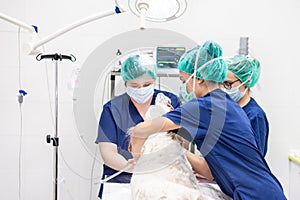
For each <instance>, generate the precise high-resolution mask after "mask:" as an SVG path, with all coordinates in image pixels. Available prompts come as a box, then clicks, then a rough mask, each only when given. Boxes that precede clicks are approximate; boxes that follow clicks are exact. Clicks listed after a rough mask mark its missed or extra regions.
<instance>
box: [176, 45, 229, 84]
mask: <svg viewBox="0 0 300 200" xmlns="http://www.w3.org/2000/svg"><path fill="white" fill-rule="evenodd" d="M197 54H198V61H197V64H196V69H197V72H196V77H197V78H200V79H202V80H210V81H214V82H223V81H224V80H225V79H226V74H227V64H226V62H225V61H224V60H223V59H217V60H214V61H212V62H208V61H210V60H212V59H215V58H218V57H221V56H222V47H221V46H220V45H219V44H217V43H216V42H213V41H206V42H205V43H204V44H203V45H202V46H197V47H195V48H193V49H191V50H190V51H188V52H186V53H185V54H184V55H183V56H182V57H181V58H180V60H179V62H178V68H179V70H180V71H183V72H185V73H188V74H190V75H191V74H193V73H194V70H195V62H196V58H197ZM205 63H207V64H205ZM204 64H205V65H204Z"/></svg>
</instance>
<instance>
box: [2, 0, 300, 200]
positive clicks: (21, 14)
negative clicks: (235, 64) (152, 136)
mask: <svg viewBox="0 0 300 200" xmlns="http://www.w3.org/2000/svg"><path fill="white" fill-rule="evenodd" d="M113 6H114V3H113V0H98V1H92V0H86V1H70V0H64V1H58V0H52V1H44V0H40V1H37V0H26V1H20V0H10V1H7V0H6V1H4V0H0V12H2V13H5V14H7V15H9V16H12V17H14V18H17V19H19V20H21V21H24V22H26V23H28V24H35V25H37V26H38V27H39V30H40V31H39V32H40V36H41V37H45V36H47V35H48V34H50V33H53V32H54V31H56V30H57V29H59V28H62V27H64V26H66V25H68V24H70V23H72V22H74V21H76V20H79V19H81V18H83V17H86V16H88V15H90V14H93V13H96V12H99V11H105V10H108V9H113ZM299 11H300V2H299V1H296V0H286V1H282V0H281V1H279V0H272V1H271V0H266V1H261V0H252V1H239V0H227V1H224V0H215V1H202V0H189V1H188V9H187V11H186V13H185V14H184V15H183V16H182V17H181V18H179V19H177V20H175V21H171V22H167V23H164V24H161V23H147V26H148V27H153V28H166V29H169V30H173V31H177V32H180V33H182V34H184V35H187V36H189V37H190V38H192V39H193V40H195V41H199V42H203V41H205V40H208V39H211V40H215V41H217V42H218V43H220V44H221V45H222V47H223V50H224V53H225V55H231V54H233V53H236V52H237V50H238V45H239V37H241V36H248V37H249V38H250V53H251V54H252V55H254V56H256V57H257V58H258V59H259V60H260V61H261V65H262V75H261V79H260V82H259V87H256V88H255V89H254V91H253V92H254V95H255V97H256V98H257V100H258V101H259V103H260V104H261V105H262V106H263V108H264V109H265V111H266V113H267V115H268V117H269V121H270V138H269V151H268V154H267V161H268V163H269V166H270V168H271V169H272V171H273V173H274V174H275V175H276V176H277V177H278V179H279V180H280V181H281V183H282V185H283V187H284V189H285V192H286V194H287V193H288V187H289V185H288V181H289V180H288V174H289V173H288V159H287V156H288V153H289V149H295V148H298V149H299V148H300V134H299V132H300V127H299V126H298V123H299V121H298V120H299V117H298V115H297V113H299V111H300V103H299V100H298V99H299V98H300V94H299V92H298V87H297V86H298V85H299V84H298V82H297V81H298V77H299V73H300V70H299V67H300V66H299V65H300V61H299V59H297V57H298V48H299V46H300V39H299V35H300V29H299V22H298V21H299V20H298V19H299V18H300V12H299ZM138 22H139V20H138V19H137V18H136V17H135V16H134V15H133V14H131V13H129V12H127V13H123V14H122V16H121V17H120V16H110V17H108V18H105V19H101V20H99V21H96V22H93V23H91V24H88V25H85V26H83V27H81V28H78V29H76V30H74V31H72V32H70V33H68V34H66V35H64V36H62V37H60V38H58V39H56V40H54V41H52V42H50V43H48V44H47V45H46V52H48V53H56V52H57V53H63V54H70V53H72V54H74V55H76V57H77V61H76V63H70V62H68V61H64V62H61V63H59V65H60V72H59V74H60V83H59V86H60V116H61V118H60V120H59V122H60V129H59V131H60V132H59V137H60V142H61V143H60V150H61V152H62V155H63V156H64V159H65V160H66V162H67V163H68V165H69V166H71V169H72V170H73V171H75V172H76V173H78V174H80V175H81V176H83V177H85V178H86V179H83V178H82V177H79V176H78V175H76V174H74V173H73V172H72V171H71V169H69V168H68V167H67V165H66V164H65V163H64V162H63V160H62V157H61V156H60V165H59V173H60V179H61V181H62V182H61V183H60V184H59V185H60V187H59V191H60V199H64V200H67V199H76V200H77V199H78V200H79V199H89V197H90V192H92V198H91V199H97V198H96V194H97V192H98V185H96V184H95V183H96V182H97V180H94V181H92V187H91V182H90V181H89V180H88V179H89V178H90V177H91V172H92V171H91V169H92V164H93V159H92V157H91V156H90V154H88V153H87V152H86V150H85V148H84V147H83V146H82V144H81V142H80V139H79V137H78V136H77V135H76V131H75V124H74V120H73V113H72V90H70V89H68V87H67V84H68V82H69V81H70V76H71V74H72V71H73V69H75V68H78V67H79V68H80V66H81V65H82V63H83V62H84V61H85V59H86V58H87V56H88V55H89V54H90V53H91V52H92V51H93V50H94V49H95V48H96V47H97V46H99V45H100V44H101V43H102V42H104V41H105V40H107V39H109V38H110V37H112V36H113V35H117V34H119V33H121V32H125V31H130V30H133V29H136V28H137V27H138ZM28 37H29V35H28V33H27V32H26V31H24V30H22V31H21V43H24V42H25V41H28ZM129 42H130V41H129ZM0 45H1V47H0V58H1V59H0V60H1V62H0V88H1V89H0V97H1V98H0V123H1V124H0V137H1V140H0V149H1V151H0V157H1V161H0V162H1V164H0V177H1V180H0V188H2V190H1V199H18V179H19V177H18V169H19V166H18V163H19V162H18V159H19V145H20V138H22V151H21V155H22V156H21V158H22V162H21V163H22V166H21V183H22V184H21V186H22V188H21V196H22V199H25V200H27V199H28V200H29V199H30V200H32V199H34V200H35V199H52V170H53V166H52V163H53V157H52V151H53V147H52V146H51V145H49V144H46V142H45V136H46V134H48V133H51V134H53V133H54V128H53V122H52V120H51V112H50V106H49V105H50V103H49V97H48V89H47V78H46V77H47V76H46V70H45V66H44V63H43V62H38V61H36V60H35V57H34V56H28V55H25V54H23V53H22V54H21V67H20V70H21V79H20V80H21V81H19V65H18V28H17V27H16V26H14V25H11V24H9V23H7V22H5V21H3V20H0ZM47 63H48V77H49V86H50V95H51V96H50V98H51V103H52V104H53V91H54V89H53V76H52V75H53V66H54V63H53V62H51V61H48V62H47ZM19 83H21V86H22V89H25V90H26V91H27V92H28V95H27V96H26V97H25V99H24V103H23V104H22V122H23V123H22V124H23V126H22V137H20V134H21V133H20V129H21V126H20V123H21V119H20V110H19V105H18V103H17V95H18V90H19ZM99 174H100V164H99V163H96V165H95V171H94V177H97V176H99ZM91 189H92V190H91Z"/></svg>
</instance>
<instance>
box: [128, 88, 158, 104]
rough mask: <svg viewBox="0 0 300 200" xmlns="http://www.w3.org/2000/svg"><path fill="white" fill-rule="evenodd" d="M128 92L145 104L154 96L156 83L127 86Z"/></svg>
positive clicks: (139, 102) (138, 101) (137, 100)
mask: <svg viewBox="0 0 300 200" xmlns="http://www.w3.org/2000/svg"><path fill="white" fill-rule="evenodd" d="M126 92H127V94H128V95H129V96H130V97H131V98H133V99H134V100H135V101H136V102H137V103H138V104H144V103H146V102H147V101H148V100H149V99H150V98H151V97H152V96H153V94H154V85H153V84H151V85H149V86H147V87H142V88H133V87H129V86H127V88H126Z"/></svg>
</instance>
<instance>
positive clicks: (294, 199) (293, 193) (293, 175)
mask: <svg viewBox="0 0 300 200" xmlns="http://www.w3.org/2000/svg"><path fill="white" fill-rule="evenodd" d="M289 197H290V198H289V200H299V199H300V165H299V164H297V163H295V162H293V161H290V194H289Z"/></svg>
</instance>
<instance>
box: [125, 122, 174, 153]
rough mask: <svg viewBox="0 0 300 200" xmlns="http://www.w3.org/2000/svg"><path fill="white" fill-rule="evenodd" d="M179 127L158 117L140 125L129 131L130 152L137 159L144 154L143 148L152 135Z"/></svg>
mask: <svg viewBox="0 0 300 200" xmlns="http://www.w3.org/2000/svg"><path fill="white" fill-rule="evenodd" d="M179 127H180V126H178V125H177V124H175V123H173V122H172V121H171V120H169V119H168V118H165V117H158V118H156V119H153V120H146V121H144V122H142V123H139V124H138V125H137V126H135V127H133V128H132V129H130V131H129V132H130V135H131V139H130V147H129V151H131V152H132V153H133V155H134V157H135V158H137V157H139V155H141V154H142V147H143V145H144V143H145V141H146V140H147V138H148V137H149V136H150V135H152V134H153V133H158V132H165V131H168V130H172V129H176V128H179Z"/></svg>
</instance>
